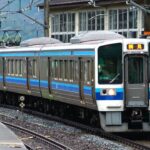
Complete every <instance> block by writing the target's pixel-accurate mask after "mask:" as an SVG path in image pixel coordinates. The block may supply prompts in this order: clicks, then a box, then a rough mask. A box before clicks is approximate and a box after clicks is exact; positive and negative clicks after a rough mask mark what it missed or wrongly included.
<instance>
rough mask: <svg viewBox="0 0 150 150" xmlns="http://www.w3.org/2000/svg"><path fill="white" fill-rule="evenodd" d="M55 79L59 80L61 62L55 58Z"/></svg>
mask: <svg viewBox="0 0 150 150" xmlns="http://www.w3.org/2000/svg"><path fill="white" fill-rule="evenodd" d="M54 64H55V80H58V78H59V62H58V60H55V63H54Z"/></svg>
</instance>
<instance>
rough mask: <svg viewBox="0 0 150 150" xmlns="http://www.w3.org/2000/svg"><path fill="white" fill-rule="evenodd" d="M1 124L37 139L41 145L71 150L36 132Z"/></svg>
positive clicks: (60, 149) (32, 149)
mask: <svg viewBox="0 0 150 150" xmlns="http://www.w3.org/2000/svg"><path fill="white" fill-rule="evenodd" d="M2 123H3V124H5V125H6V126H8V127H11V128H14V129H15V130H19V131H21V132H24V133H27V134H30V135H31V136H33V137H34V138H37V139H39V140H40V141H42V143H45V144H47V145H49V146H50V147H55V149H57V150H72V149H71V148H69V147H67V146H66V145H63V144H62V143H59V142H58V141H55V140H54V139H52V138H50V137H45V136H43V135H41V134H38V133H36V132H33V131H30V130H28V129H25V128H23V127H20V126H17V125H12V124H10V123H8V122H2ZM25 146H26V147H27V148H28V149H29V150H34V149H35V148H31V147H30V146H29V145H25Z"/></svg>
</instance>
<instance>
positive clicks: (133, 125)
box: [128, 109, 143, 129]
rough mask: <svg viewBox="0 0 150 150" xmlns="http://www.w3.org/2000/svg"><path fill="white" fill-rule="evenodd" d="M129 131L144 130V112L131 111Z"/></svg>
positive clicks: (138, 110)
mask: <svg viewBox="0 0 150 150" xmlns="http://www.w3.org/2000/svg"><path fill="white" fill-rule="evenodd" d="M128 128H129V129H143V115H142V110H140V109H135V110H132V111H131V116H130V118H129V123H128Z"/></svg>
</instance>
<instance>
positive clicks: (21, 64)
mask: <svg viewBox="0 0 150 150" xmlns="http://www.w3.org/2000/svg"><path fill="white" fill-rule="evenodd" d="M18 64H19V65H18V74H19V76H22V74H23V69H22V67H23V61H22V60H19V61H18Z"/></svg>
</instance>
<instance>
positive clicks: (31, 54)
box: [0, 52, 36, 57]
mask: <svg viewBox="0 0 150 150" xmlns="http://www.w3.org/2000/svg"><path fill="white" fill-rule="evenodd" d="M35 55H36V53H33V52H31V53H29V52H28V53H27V52H21V53H20V52H18V53H0V56H2V57H8V56H10V57H12V56H18V57H19V56H20V57H21V56H22V57H23V56H24V57H27V56H35Z"/></svg>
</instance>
